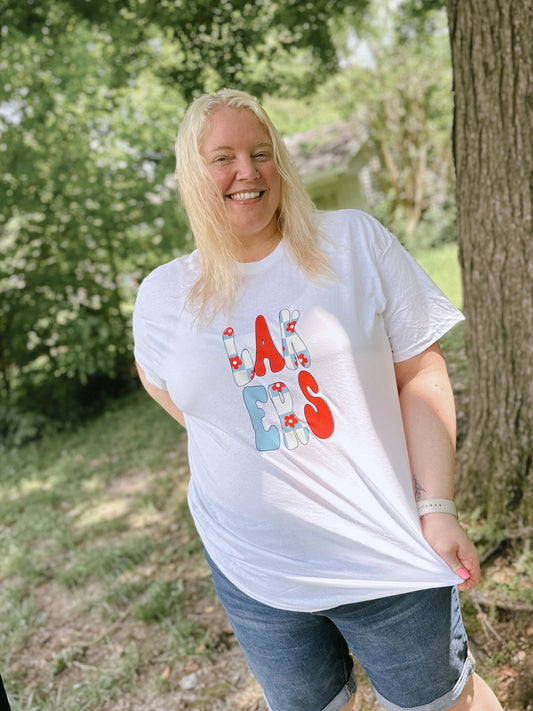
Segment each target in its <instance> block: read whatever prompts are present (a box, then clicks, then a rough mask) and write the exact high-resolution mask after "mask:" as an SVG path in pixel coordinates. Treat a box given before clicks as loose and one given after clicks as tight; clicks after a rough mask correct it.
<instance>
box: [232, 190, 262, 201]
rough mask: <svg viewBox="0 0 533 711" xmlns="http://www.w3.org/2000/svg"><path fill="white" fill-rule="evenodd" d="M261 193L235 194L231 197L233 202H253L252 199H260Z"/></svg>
mask: <svg viewBox="0 0 533 711" xmlns="http://www.w3.org/2000/svg"><path fill="white" fill-rule="evenodd" d="M260 195H261V193H260V192H259V193H233V195H230V198H231V199H232V200H251V199H252V198H258V197H259V196H260Z"/></svg>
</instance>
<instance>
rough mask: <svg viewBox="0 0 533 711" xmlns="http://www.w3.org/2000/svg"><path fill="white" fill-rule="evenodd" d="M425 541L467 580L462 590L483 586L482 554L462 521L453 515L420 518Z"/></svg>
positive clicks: (455, 571)
mask: <svg viewBox="0 0 533 711" xmlns="http://www.w3.org/2000/svg"><path fill="white" fill-rule="evenodd" d="M420 522H421V524H422V533H423V535H424V538H425V539H426V541H427V542H428V543H429V545H430V546H431V547H432V548H433V550H434V551H435V553H437V554H438V555H440V557H441V558H442V559H443V560H444V562H445V563H447V564H448V565H449V566H450V568H451V569H452V570H453V572H454V573H455V574H456V575H458V576H459V577H460V578H462V579H463V581H464V582H462V583H461V584H460V585H459V586H458V587H459V590H472V589H473V588H475V587H476V585H477V584H478V583H479V579H480V577H481V571H480V566H479V554H478V552H477V549H476V547H475V545H474V544H473V543H472V541H471V540H470V538H469V537H468V535H467V534H466V532H465V531H464V530H463V528H462V527H461V525H460V524H459V521H458V520H457V518H456V517H455V516H453V515H452V514H445V513H428V514H425V515H424V516H422V518H421V519H420Z"/></svg>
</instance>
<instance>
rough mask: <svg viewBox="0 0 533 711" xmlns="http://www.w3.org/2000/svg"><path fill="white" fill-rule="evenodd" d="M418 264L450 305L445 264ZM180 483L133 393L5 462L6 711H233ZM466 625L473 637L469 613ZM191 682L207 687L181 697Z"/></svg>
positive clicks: (1, 537)
mask: <svg viewBox="0 0 533 711" xmlns="http://www.w3.org/2000/svg"><path fill="white" fill-rule="evenodd" d="M417 258H418V259H419V261H420V262H421V263H422V264H423V265H424V267H425V268H426V269H427V270H428V272H429V273H430V275H431V276H432V277H433V279H434V280H435V281H436V282H437V283H438V284H439V285H440V286H441V288H442V289H443V291H445V293H447V294H448V295H449V296H450V297H451V298H452V300H453V301H454V302H455V303H457V304H460V302H461V295H460V282H459V280H458V268H457V261H456V259H455V250H454V249H453V248H451V247H448V246H446V247H444V248H442V249H441V250H439V252H438V253H437V252H436V253H431V254H422V255H417ZM463 340H464V334H463V330H462V327H458V328H456V329H454V330H453V331H452V333H450V334H448V335H447V336H446V337H445V338H444V339H443V347H444V350H445V351H446V354H447V356H448V361H449V365H450V372H451V373H452V378H453V381H454V387H455V389H456V392H457V393H458V394H459V396H460V395H461V392H465V390H466V381H467V375H466V368H465V357H464V344H463ZM188 478H189V472H188V466H187V461H186V443H185V437H184V433H183V431H182V430H181V428H179V426H178V425H176V424H175V423H174V422H173V421H172V420H171V419H170V418H169V417H168V416H167V415H166V414H165V413H164V412H163V411H162V410H161V409H160V408H159V407H158V406H157V405H156V404H155V403H153V402H152V401H150V400H149V398H148V397H147V396H146V395H145V394H144V393H136V394H135V395H133V396H130V397H128V398H126V399H124V400H122V401H120V402H117V403H115V405H114V406H113V407H112V408H110V409H109V410H108V411H106V412H105V413H104V414H103V415H102V416H100V417H99V418H97V419H94V420H92V421H90V422H87V423H86V425H85V426H84V427H82V428H80V429H79V430H78V431H75V432H68V433H63V434H60V435H55V436H49V437H47V438H46V439H43V440H42V441H39V442H35V443H33V444H31V445H26V446H25V447H24V448H21V449H17V450H11V451H8V452H5V453H3V454H2V459H1V461H0V670H1V673H2V676H3V678H4V682H5V685H6V688H7V691H8V694H9V696H10V700H11V703H12V708H13V711H23V710H24V711H32V710H33V709H39V710H42V711H52V709H53V710H54V711H83V710H84V709H87V711H89V710H90V711H95V710H98V711H111V710H112V709H115V708H120V709H127V708H135V709H138V710H139V711H142V710H143V709H149V708H150V709H151V708H154V709H155V708H157V709H163V708H165V709H166V708H169V709H170V708H172V709H174V708H175V709H182V708H183V709H185V708H209V709H217V708H227V709H229V708H232V707H234V706H237V704H233V701H232V699H233V696H232V694H235V693H236V691H235V687H236V682H235V683H233V682H232V683H229V681H228V670H227V666H224V665H227V664H228V663H229V662H228V661H227V659H226V658H225V657H227V655H225V652H227V651H228V646H231V645H232V644H234V641H233V640H232V639H231V638H229V637H228V631H227V623H226V622H225V617H224V615H223V612H222V610H221V608H220V605H219V604H218V603H217V601H216V598H215V595H214V591H213V589H212V585H211V581H210V577H209V573H208V568H207V565H206V563H205V560H204V559H203V555H202V549H201V545H200V542H199V540H198V537H197V534H196V532H195V529H194V526H193V524H192V521H191V519H190V515H189V513H188V509H187V503H186V491H187V483H188ZM502 570H503V569H502V568H501V569H500V577H499V578H498V577H497V576H496V579H497V580H499V581H500V582H499V583H497V584H496V583H495V582H494V583H493V588H492V589H494V590H497V591H499V590H501V587H502V585H506V586H507V587H506V590H508V591H509V593H510V594H512V595H513V596H519V595H522V596H523V595H524V594H526V595H527V596H530V595H531V590H530V588H529V587H528V585H529V582H530V581H531V579H532V575H533V561H532V559H531V556H530V555H529V557H527V556H526V557H525V558H524V557H523V558H522V570H521V572H520V575H521V577H520V579H519V580H518V579H517V578H516V577H515V576H513V575H512V574H511V572H509V573H508V576H507V577H505V575H504V572H505V571H504V572H502ZM532 587H533V584H532ZM467 613H468V615H469V620H470V622H469V624H471V626H472V629H473V630H474V631H476V633H477V631H478V627H479V624H478V622H477V617H476V614H477V612H476V608H475V607H473V606H472V604H470V605H469V606H467ZM503 652H506V653H507V650H500V649H499V646H498V649H497V650H496V652H495V654H496V653H503ZM509 654H510V652H509ZM494 659H495V661H494V663H493V666H494V667H495V666H496V665H497V659H496V657H494ZM490 661H491V658H490V656H489V663H490ZM506 661H508V659H507V657H506ZM197 668H201V670H204V669H206V668H207V669H209V670H211V671H210V672H209V673H210V674H211V677H210V679H211V681H210V682H209V683H207V682H206V683H204V684H203V685H200V686H199V687H198V688H195V689H193V690H192V691H184V690H183V689H182V688H181V686H180V681H181V679H182V678H183V677H184V676H187V674H189V673H190V671H191V669H193V670H194V669H197ZM491 669H492V667H491ZM217 670H218V672H217ZM237 678H239V675H238V673H236V674H235V675H234V679H237ZM187 694H189V696H187ZM154 699H155V700H157V703H156V701H154ZM223 703H225V704H226V705H225V706H221V705H220V704H223ZM119 704H121V705H119ZM128 704H129V705H128ZM217 704H219V705H217ZM260 708H262V707H260Z"/></svg>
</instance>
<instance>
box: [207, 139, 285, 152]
mask: <svg viewBox="0 0 533 711" xmlns="http://www.w3.org/2000/svg"><path fill="white" fill-rule="evenodd" d="M265 147H266V148H274V146H273V144H272V143H271V142H270V141H263V143H258V144H257V145H256V146H253V150H254V151H257V150H258V149H259V148H265ZM234 150H235V146H216V147H215V148H212V149H211V150H210V151H208V155H211V153H218V151H234Z"/></svg>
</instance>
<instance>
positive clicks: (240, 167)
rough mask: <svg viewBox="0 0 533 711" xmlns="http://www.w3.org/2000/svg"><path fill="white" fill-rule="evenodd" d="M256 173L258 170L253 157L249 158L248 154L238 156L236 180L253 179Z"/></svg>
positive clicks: (256, 175) (257, 173)
mask: <svg viewBox="0 0 533 711" xmlns="http://www.w3.org/2000/svg"><path fill="white" fill-rule="evenodd" d="M258 175H259V171H258V169H257V166H256V165H255V163H254V160H253V158H250V157H249V156H246V157H244V156H243V157H241V158H239V160H238V162H237V170H236V178H237V180H255V178H257V177H258Z"/></svg>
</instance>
